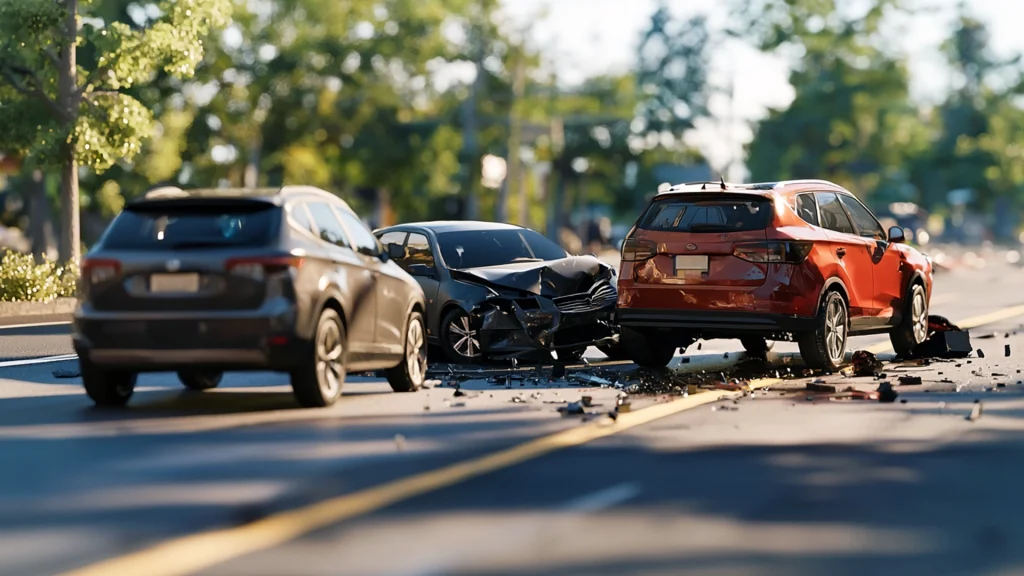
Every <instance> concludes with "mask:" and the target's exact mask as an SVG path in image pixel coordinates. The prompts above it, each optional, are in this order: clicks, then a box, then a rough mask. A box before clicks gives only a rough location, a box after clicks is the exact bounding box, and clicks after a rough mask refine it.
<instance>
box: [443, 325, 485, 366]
mask: <svg viewBox="0 0 1024 576" xmlns="http://www.w3.org/2000/svg"><path fill="white" fill-rule="evenodd" d="M448 342H449V343H451V346H452V349H453V350H455V351H456V352H458V353H459V355H461V356H465V357H466V358H476V357H477V356H479V355H480V340H479V339H477V333H476V330H474V329H473V327H472V326H470V324H469V317H468V316H459V317H458V318H455V319H454V320H452V321H451V322H450V323H449V324H448Z"/></svg>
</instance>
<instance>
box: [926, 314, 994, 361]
mask: <svg viewBox="0 0 1024 576" xmlns="http://www.w3.org/2000/svg"><path fill="white" fill-rule="evenodd" d="M972 351H973V347H972V346H971V336H970V333H969V332H967V331H965V330H962V329H961V328H960V327H959V326H957V325H956V324H953V323H952V322H950V321H949V320H948V319H946V318H944V317H942V316H929V317H928V338H927V339H926V340H925V341H924V342H922V343H920V344H918V345H917V346H916V347H915V348H914V351H913V355H914V356H915V357H917V358H966V357H967V356H969V355H970V354H971V352H972ZM979 352H980V350H979ZM979 357H981V358H984V353H982V354H981V355H980V356H979Z"/></svg>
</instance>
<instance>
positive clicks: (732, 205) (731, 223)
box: [637, 197, 772, 233]
mask: <svg viewBox="0 0 1024 576" xmlns="http://www.w3.org/2000/svg"><path fill="white" fill-rule="evenodd" d="M771 218H772V203H771V201H770V200H768V199H767V198H735V197H734V198H689V199H683V198H667V199H665V200H657V201H655V202H654V203H652V204H651V205H650V207H648V208H647V212H646V213H645V214H644V216H643V218H641V219H640V223H639V224H638V225H637V227H638V228H640V229H642V230H665V231H669V232H692V233H699V232H743V231H748V230H764V229H765V228H767V227H768V223H769V222H770V221H771Z"/></svg>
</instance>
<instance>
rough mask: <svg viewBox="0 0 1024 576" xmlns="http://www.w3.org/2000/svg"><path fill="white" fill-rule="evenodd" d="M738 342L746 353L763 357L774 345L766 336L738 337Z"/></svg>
mask: <svg viewBox="0 0 1024 576" xmlns="http://www.w3.org/2000/svg"><path fill="white" fill-rule="evenodd" d="M740 343H741V344H743V349H744V350H746V351H747V354H749V355H750V356H754V357H756V358H764V357H765V356H767V355H768V352H769V351H770V350H771V349H772V347H774V346H775V342H769V341H768V339H767V338H740Z"/></svg>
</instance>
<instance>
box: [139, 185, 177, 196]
mask: <svg viewBox="0 0 1024 576" xmlns="http://www.w3.org/2000/svg"><path fill="white" fill-rule="evenodd" d="M187 196H188V192H185V191H184V190H182V189H181V188H178V187H177V186H161V187H159V188H154V189H152V190H150V191H149V192H146V194H145V195H144V196H143V198H185V197H187Z"/></svg>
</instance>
